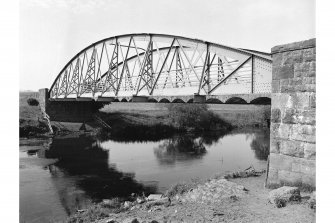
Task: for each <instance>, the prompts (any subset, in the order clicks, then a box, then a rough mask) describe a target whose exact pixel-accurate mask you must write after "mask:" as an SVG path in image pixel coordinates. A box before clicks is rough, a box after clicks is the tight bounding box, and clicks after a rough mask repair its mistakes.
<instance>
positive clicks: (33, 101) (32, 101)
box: [27, 98, 39, 106]
mask: <svg viewBox="0 0 335 223" xmlns="http://www.w3.org/2000/svg"><path fill="white" fill-rule="evenodd" d="M27 103H28V105H30V106H38V105H39V102H38V100H37V99H35V98H28V100H27Z"/></svg>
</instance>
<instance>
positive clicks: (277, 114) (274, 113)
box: [271, 108, 281, 123]
mask: <svg viewBox="0 0 335 223" xmlns="http://www.w3.org/2000/svg"><path fill="white" fill-rule="evenodd" d="M271 122H273V123H279V122H281V110H280V109H279V108H274V109H271Z"/></svg>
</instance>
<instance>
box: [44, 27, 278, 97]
mask: <svg viewBox="0 0 335 223" xmlns="http://www.w3.org/2000/svg"><path fill="white" fill-rule="evenodd" d="M271 80H272V60H271V56H270V54H267V53H263V52H258V51H253V50H246V49H238V48H233V47H228V46H224V45H219V44H215V43H210V42H205V41H202V40H197V39H190V38H185V37H180V36H171V35H163V34H129V35H122V36H115V37H110V38H107V39H103V40H101V41H98V42H96V43H93V44H91V45H90V46H88V47H86V48H85V49H83V50H82V51H80V52H79V53H78V54H77V55H76V56H74V57H73V58H72V59H71V60H70V61H69V62H68V63H67V64H66V65H65V67H64V68H63V69H62V70H61V72H60V73H59V74H58V76H57V78H56V80H55V81H54V83H53V84H52V86H51V88H50V91H49V93H50V97H51V98H79V97H90V98H97V97H99V96H100V97H124V96H133V95H144V96H173V95H193V94H195V93H197V94H200V95H226V94H252V93H271Z"/></svg>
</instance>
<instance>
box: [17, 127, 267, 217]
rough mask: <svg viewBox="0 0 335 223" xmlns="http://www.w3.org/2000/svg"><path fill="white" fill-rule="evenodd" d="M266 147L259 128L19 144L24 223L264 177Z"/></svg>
mask: <svg viewBox="0 0 335 223" xmlns="http://www.w3.org/2000/svg"><path fill="white" fill-rule="evenodd" d="M269 141H270V140H269V130H268V129H258V128H255V129H240V130H234V131H232V132H230V133H227V134H223V133H217V132H211V133H208V134H207V135H203V136H193V135H188V134H184V135H179V136H174V137H171V138H167V139H164V137H162V139H160V140H157V139H156V140H155V141H151V140H150V139H148V140H146V141H143V140H141V141H138V140H136V139H131V140H130V139H127V138H126V137H125V139H123V140H120V139H118V140H113V139H94V138H92V137H90V136H87V135H84V134H82V135H80V134H76V135H74V134H71V135H67V136H62V137H54V138H53V139H44V140H42V139H33V140H25V139H21V140H20V219H21V221H22V222H58V221H64V220H65V219H66V218H67V217H68V216H69V215H70V214H72V213H74V212H76V210H78V209H85V208H87V207H88V206H89V205H90V204H92V203H93V202H99V201H101V200H102V199H105V198H112V197H127V196H129V195H130V194H131V193H137V194H142V193H145V194H150V193H164V191H165V190H166V189H168V188H169V187H171V186H172V185H173V184H175V183H177V182H180V181H189V180H192V179H197V178H198V179H207V178H210V177H212V176H214V175H215V174H216V173H222V172H224V171H236V170H244V169H246V168H247V167H249V166H250V165H253V166H254V167H255V168H256V169H265V168H266V159H267V156H268V154H269Z"/></svg>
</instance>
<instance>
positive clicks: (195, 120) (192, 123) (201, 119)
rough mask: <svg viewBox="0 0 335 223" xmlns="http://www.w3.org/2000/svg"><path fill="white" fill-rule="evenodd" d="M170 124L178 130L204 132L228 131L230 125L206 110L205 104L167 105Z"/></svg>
mask: <svg viewBox="0 0 335 223" xmlns="http://www.w3.org/2000/svg"><path fill="white" fill-rule="evenodd" d="M168 110H169V118H170V120H171V124H172V125H173V126H175V127H176V128H178V129H184V130H188V131H192V130H195V131H204V130H218V129H227V130H228V129H230V128H231V125H230V124H229V123H227V122H225V121H224V120H222V119H221V118H219V117H218V116H217V115H216V114H214V113H213V112H212V111H209V110H208V107H207V105H206V104H170V105H168Z"/></svg>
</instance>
